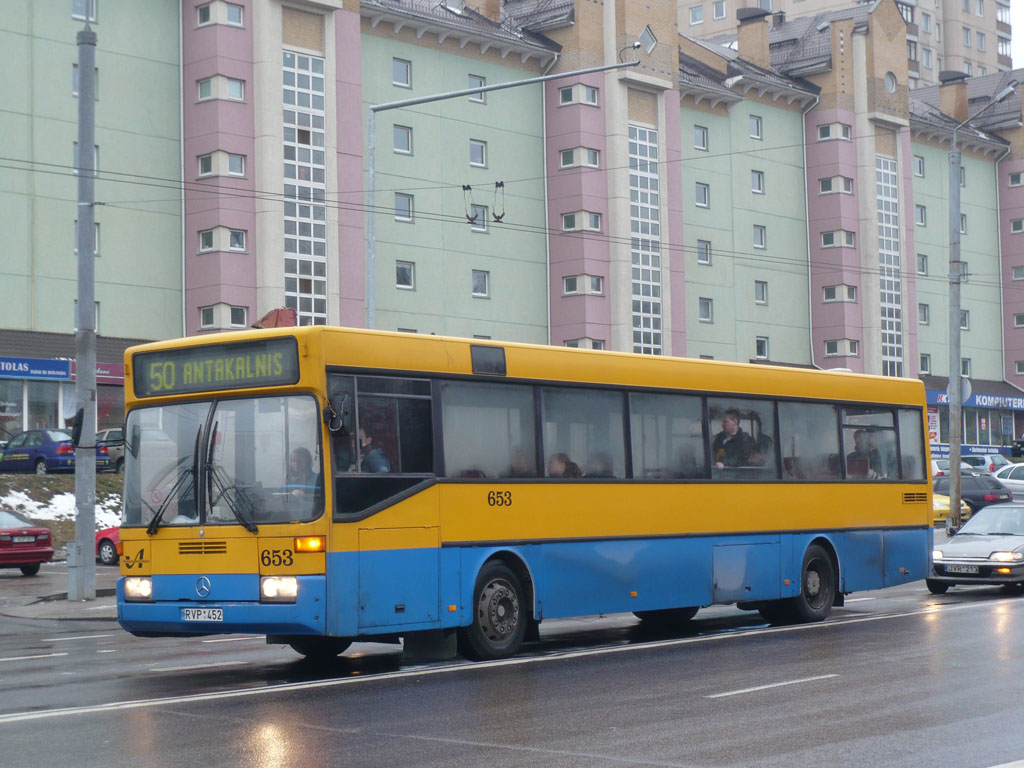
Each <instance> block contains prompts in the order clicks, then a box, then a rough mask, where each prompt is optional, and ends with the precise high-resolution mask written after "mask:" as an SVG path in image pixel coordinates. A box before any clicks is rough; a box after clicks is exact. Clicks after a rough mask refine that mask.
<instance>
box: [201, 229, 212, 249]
mask: <svg viewBox="0 0 1024 768" xmlns="http://www.w3.org/2000/svg"><path fill="white" fill-rule="evenodd" d="M212 250H213V230H212V229H205V230H203V231H202V232H200V233H199V251H200V253H202V252H203V251H212Z"/></svg>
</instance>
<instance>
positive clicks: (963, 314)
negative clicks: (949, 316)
mask: <svg viewBox="0 0 1024 768" xmlns="http://www.w3.org/2000/svg"><path fill="white" fill-rule="evenodd" d="M960 330H961V331H969V330H971V313H970V310H967V309H961V310H960Z"/></svg>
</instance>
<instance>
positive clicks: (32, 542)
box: [0, 509, 53, 576]
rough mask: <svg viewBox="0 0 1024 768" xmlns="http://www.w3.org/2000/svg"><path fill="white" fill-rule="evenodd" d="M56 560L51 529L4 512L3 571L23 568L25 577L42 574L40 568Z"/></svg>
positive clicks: (0, 514) (0, 522)
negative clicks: (43, 564) (41, 565)
mask: <svg viewBox="0 0 1024 768" xmlns="http://www.w3.org/2000/svg"><path fill="white" fill-rule="evenodd" d="M52 559H53V537H52V536H51V534H50V529H49V528H44V527H43V526H41V525H36V524H35V523H33V522H31V521H29V520H26V519H25V518H23V517H22V516H21V515H19V514H18V513H17V512H11V511H10V510H6V509H0V568H21V572H22V573H23V574H24V575H25V576H35V575H36V574H37V573H39V564H40V563H45V562H47V561H48V560H52Z"/></svg>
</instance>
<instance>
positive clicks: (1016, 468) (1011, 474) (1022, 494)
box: [995, 464, 1024, 500]
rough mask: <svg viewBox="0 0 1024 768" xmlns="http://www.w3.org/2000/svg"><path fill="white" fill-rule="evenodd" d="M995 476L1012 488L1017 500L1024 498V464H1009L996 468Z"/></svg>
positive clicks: (1011, 490)
mask: <svg viewBox="0 0 1024 768" xmlns="http://www.w3.org/2000/svg"><path fill="white" fill-rule="evenodd" d="M995 477H996V479H997V480H998V481H999V482H1001V483H1002V484H1003V485H1005V486H1006V487H1007V488H1009V489H1010V492H1011V493H1012V494H1013V498H1014V499H1015V500H1016V499H1024V464H1007V465H1006V466H1004V467H1002V468H1000V469H998V470H996V474H995Z"/></svg>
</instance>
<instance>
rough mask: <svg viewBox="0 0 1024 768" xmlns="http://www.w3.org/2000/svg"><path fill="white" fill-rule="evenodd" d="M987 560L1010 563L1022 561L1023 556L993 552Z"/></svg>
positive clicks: (1017, 553)
mask: <svg viewBox="0 0 1024 768" xmlns="http://www.w3.org/2000/svg"><path fill="white" fill-rule="evenodd" d="M988 559H989V560H995V561H996V562H997V563H1010V562H1013V561H1014V560H1024V554H1022V553H1020V552H993V553H992V554H991V555H989V556H988Z"/></svg>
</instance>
